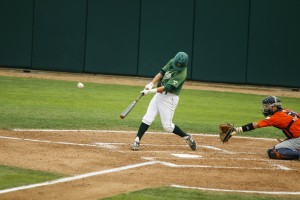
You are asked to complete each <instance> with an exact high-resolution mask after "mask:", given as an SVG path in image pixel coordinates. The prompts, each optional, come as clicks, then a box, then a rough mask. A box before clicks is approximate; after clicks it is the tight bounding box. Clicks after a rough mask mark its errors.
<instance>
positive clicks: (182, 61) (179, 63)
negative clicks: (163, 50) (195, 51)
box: [173, 52, 189, 71]
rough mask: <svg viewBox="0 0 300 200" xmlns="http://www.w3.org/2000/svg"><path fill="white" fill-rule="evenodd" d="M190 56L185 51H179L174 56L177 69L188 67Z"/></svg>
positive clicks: (174, 64) (174, 65)
mask: <svg viewBox="0 0 300 200" xmlns="http://www.w3.org/2000/svg"><path fill="white" fill-rule="evenodd" d="M188 61H189V56H188V55H187V54H186V53H184V52H178V53H177V54H176V56H175V57H174V61H173V67H174V69H176V70H177V71H182V70H184V68H186V67H187V64H188Z"/></svg>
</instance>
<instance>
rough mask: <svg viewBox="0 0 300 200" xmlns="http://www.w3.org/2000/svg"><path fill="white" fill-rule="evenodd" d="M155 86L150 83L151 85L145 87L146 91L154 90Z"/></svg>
mask: <svg viewBox="0 0 300 200" xmlns="http://www.w3.org/2000/svg"><path fill="white" fill-rule="evenodd" d="M153 86H154V84H153V83H152V82H150V83H149V84H147V85H146V86H145V89H144V90H151V89H152V88H153Z"/></svg>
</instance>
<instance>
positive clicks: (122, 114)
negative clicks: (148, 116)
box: [120, 93, 144, 119]
mask: <svg viewBox="0 0 300 200" xmlns="http://www.w3.org/2000/svg"><path fill="white" fill-rule="evenodd" d="M142 96H144V94H143V93H141V95H140V96H139V97H138V98H137V99H136V100H134V101H133V102H132V103H131V104H129V106H127V108H125V110H124V111H123V112H122V113H121V114H120V118H121V119H124V118H125V117H126V116H127V115H128V114H129V113H130V111H131V110H132V109H133V108H134V107H135V105H136V104H137V102H138V101H139V100H140V98H141V97H142Z"/></svg>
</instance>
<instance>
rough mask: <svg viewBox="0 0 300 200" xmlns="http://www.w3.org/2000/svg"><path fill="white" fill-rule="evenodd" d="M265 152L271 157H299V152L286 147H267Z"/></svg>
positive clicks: (289, 158)
mask: <svg viewBox="0 0 300 200" xmlns="http://www.w3.org/2000/svg"><path fill="white" fill-rule="evenodd" d="M267 152H268V155H269V157H270V158H271V159H283V160H293V159H299V157H300V153H299V152H297V151H293V150H291V149H288V148H279V149H268V151H267Z"/></svg>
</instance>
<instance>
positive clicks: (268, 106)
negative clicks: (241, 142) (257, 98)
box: [262, 96, 282, 117]
mask: <svg viewBox="0 0 300 200" xmlns="http://www.w3.org/2000/svg"><path fill="white" fill-rule="evenodd" d="M274 106H276V107H277V109H276V110H278V109H282V108H281V100H280V99H279V98H278V97H275V96H268V97H266V98H264V99H263V100H262V114H263V115H264V116H265V117H268V116H270V115H272V114H273V113H274V112H275V111H276V110H275V111H273V109H272V108H273V107H274Z"/></svg>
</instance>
